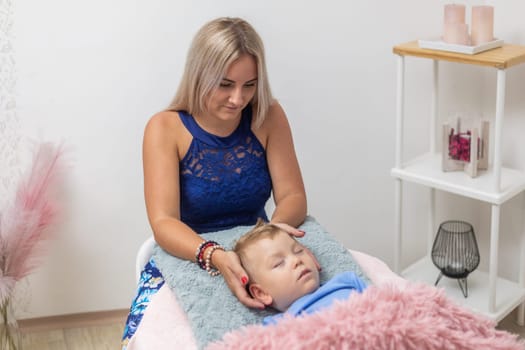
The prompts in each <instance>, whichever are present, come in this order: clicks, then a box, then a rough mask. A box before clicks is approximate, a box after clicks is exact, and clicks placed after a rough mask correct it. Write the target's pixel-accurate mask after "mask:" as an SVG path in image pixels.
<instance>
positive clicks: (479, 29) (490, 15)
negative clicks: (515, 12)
mask: <svg viewBox="0 0 525 350" xmlns="http://www.w3.org/2000/svg"><path fill="white" fill-rule="evenodd" d="M471 36H472V45H480V44H483V43H486V42H489V41H493V40H494V7H492V6H472V33H471Z"/></svg>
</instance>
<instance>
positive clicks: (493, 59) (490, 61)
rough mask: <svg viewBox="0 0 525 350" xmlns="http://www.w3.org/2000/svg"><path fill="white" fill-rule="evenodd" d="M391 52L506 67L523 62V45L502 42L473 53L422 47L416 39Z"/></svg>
mask: <svg viewBox="0 0 525 350" xmlns="http://www.w3.org/2000/svg"><path fill="white" fill-rule="evenodd" d="M393 52H394V53H395V54H397V55H400V56H415V57H422V58H430V59H433V60H441V61H449V62H456V63H465V64H475V65H480V66H487V67H494V68H498V69H506V68H510V67H512V66H515V65H518V64H521V63H524V62H525V46H521V45H511V44H503V46H501V47H498V48H495V49H492V50H488V51H484V52H481V53H478V54H475V55H468V54H462V53H455V52H448V51H440V50H431V49H422V48H420V47H419V44H418V42H417V41H411V42H408V43H404V44H399V45H396V46H394V48H393Z"/></svg>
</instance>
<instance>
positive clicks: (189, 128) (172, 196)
mask: <svg viewBox="0 0 525 350" xmlns="http://www.w3.org/2000/svg"><path fill="white" fill-rule="evenodd" d="M143 163H144V192H145V200H146V208H147V213H148V219H149V222H150V225H151V227H152V229H153V233H154V237H155V240H156V242H157V243H158V244H159V245H160V246H161V247H162V248H163V249H164V250H166V251H167V252H169V253H170V254H172V255H174V256H177V257H179V258H182V259H187V260H192V261H195V262H197V263H198V264H199V265H200V266H201V267H202V268H203V269H206V270H208V272H210V274H212V275H217V274H221V275H222V276H223V278H224V279H225V281H226V282H227V284H228V286H229V288H230V289H231V291H232V293H233V294H234V295H235V296H236V297H237V298H238V299H239V301H240V302H242V303H243V304H244V305H246V306H248V307H252V308H261V309H262V308H264V304H262V303H261V302H260V301H257V300H255V299H253V298H251V297H250V296H249V295H248V294H247V292H246V289H245V285H246V284H247V283H248V277H247V276H248V275H247V273H246V271H244V269H243V268H242V266H241V264H240V261H239V258H238V256H237V255H236V254H235V253H234V252H232V251H225V250H224V249H222V247H220V246H218V244H217V243H216V242H213V241H207V240H206V239H205V236H206V235H205V234H206V232H211V231H217V230H222V229H227V228H231V227H234V226H239V225H254V224H255V223H256V221H257V219H258V218H259V217H262V218H264V219H265V220H268V218H267V217H266V213H265V210H264V206H265V203H266V202H267V200H268V199H269V197H270V194H271V193H272V192H273V198H274V201H275V210H274V212H273V214H272V217H271V222H272V223H275V224H277V225H279V227H282V228H283V229H284V230H286V231H287V232H288V233H290V234H292V235H295V236H302V235H303V234H304V232H302V231H300V230H298V229H296V228H295V227H297V226H299V225H300V224H301V223H302V222H303V221H304V219H305V217H306V194H305V189H304V185H303V180H302V177H301V172H300V169H299V164H298V161H297V157H296V154H295V150H294V146H293V140H292V134H291V131H290V126H289V124H288V121H287V118H286V115H285V113H284V111H283V109H282V108H281V106H280V105H279V104H278V103H277V102H276V101H275V100H274V99H273V98H272V95H271V92H270V87H269V83H268V78H267V73H266V65H265V58H264V48H263V44H262V41H261V39H260V37H259V36H258V34H257V33H256V32H255V30H254V29H253V28H252V26H251V25H250V24H248V23H247V22H246V21H244V20H242V19H238V18H219V19H216V20H213V21H211V22H209V23H207V24H206V25H204V26H203V27H202V28H201V29H200V30H199V32H198V33H197V34H196V36H195V38H194V40H193V42H192V45H191V47H190V50H189V53H188V57H187V61H186V66H185V70H184V74H183V77H182V81H181V83H180V85H179V88H178V91H177V94H176V96H175V98H174V100H173V101H172V103H171V105H170V106H169V108H168V109H167V110H166V111H163V112H160V113H158V114H156V115H154V116H153V117H152V118H151V119H150V120H149V122H148V124H147V126H146V129H145V133H144V143H143ZM146 270H147V271H149V272H150V274H152V275H153V276H158V275H160V273H159V272H158V270H156V268H155V266H154V263H153V262H150V264H148V266H146ZM150 274H148V276H149V275H150ZM157 285H158V284H157ZM137 299H138V298H137ZM132 309H133V308H132ZM128 321H129V319H128Z"/></svg>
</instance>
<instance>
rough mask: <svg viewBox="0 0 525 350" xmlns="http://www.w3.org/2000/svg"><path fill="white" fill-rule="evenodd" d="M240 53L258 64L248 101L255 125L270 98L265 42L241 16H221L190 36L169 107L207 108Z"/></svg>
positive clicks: (193, 111) (196, 111)
mask: <svg viewBox="0 0 525 350" xmlns="http://www.w3.org/2000/svg"><path fill="white" fill-rule="evenodd" d="M243 54H249V55H251V56H252V57H253V58H254V59H255V62H256V64H257V91H256V93H255V96H254V97H253V99H252V101H250V103H251V105H252V106H253V107H254V113H255V116H256V119H255V125H256V126H257V127H258V126H260V125H261V124H262V122H263V121H264V118H265V117H266V114H267V113H268V110H269V108H270V106H271V104H272V102H273V97H272V93H271V91H270V86H269V83H268V76H267V72H266V62H265V58H264V46H263V43H262V40H261V38H260V37H259V35H258V34H257V32H256V31H255V29H254V28H253V27H252V26H251V25H250V24H249V23H248V22H246V21H245V20H243V19H240V18H229V17H221V18H217V19H215V20H213V21H211V22H208V23H207V24H205V25H204V26H203V27H202V28H201V29H200V30H199V31H198V32H197V34H196V35H195V37H194V38H193V42H192V44H191V47H190V50H189V51H188V56H187V58H186V66H185V68H184V73H183V76H182V81H181V82H180V84H179V88H178V90H177V93H176V95H175V97H174V99H173V101H172V102H171V104H170V105H169V107H168V110H175V111H178V110H185V111H187V112H188V113H190V114H192V115H196V114H197V115H198V114H200V113H202V112H204V111H206V108H207V106H206V101H207V98H208V96H209V95H210V93H211V92H212V90H213V89H215V88H216V87H218V86H219V84H220V82H221V80H222V79H223V78H224V76H225V74H226V71H227V70H228V67H229V66H230V65H231V63H232V62H233V61H235V60H236V59H238V58H239V57H240V56H241V55H243Z"/></svg>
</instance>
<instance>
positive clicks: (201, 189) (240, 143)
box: [122, 106, 272, 349]
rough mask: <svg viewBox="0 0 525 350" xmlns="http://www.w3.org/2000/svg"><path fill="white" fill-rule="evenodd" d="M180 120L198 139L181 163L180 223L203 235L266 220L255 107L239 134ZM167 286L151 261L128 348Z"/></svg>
mask: <svg viewBox="0 0 525 350" xmlns="http://www.w3.org/2000/svg"><path fill="white" fill-rule="evenodd" d="M179 115H180V118H181V120H182V122H183V124H184V126H185V127H186V129H188V131H189V132H190V133H191V135H192V136H193V140H192V142H191V145H190V148H189V150H188V152H187V153H186V155H185V156H184V158H183V159H182V160H181V161H180V174H179V179H180V190H181V198H180V211H181V220H182V221H183V222H184V223H186V224H187V225H188V226H190V227H191V228H192V229H194V230H195V231H196V232H197V233H199V234H206V233H207V232H212V231H218V230H225V229H228V228H232V227H235V226H239V225H253V224H255V222H256V221H257V218H259V217H261V218H263V219H265V220H267V216H266V213H265V210H264V206H265V204H266V202H267V201H268V198H269V197H270V193H271V190H272V183H271V178H270V173H269V171H268V165H267V162H266V152H265V150H264V148H263V146H262V145H261V143H260V142H259V140H258V139H257V137H256V136H255V135H254V133H253V132H252V130H251V122H252V108H251V106H248V107H246V108H245V109H244V110H243V112H242V118H241V122H240V124H239V126H238V127H237V129H236V130H235V131H234V132H233V133H232V134H231V135H229V136H226V137H219V136H216V135H212V134H210V133H208V132H206V131H205V130H203V129H202V128H201V127H200V126H199V125H198V124H197V123H196V121H195V119H194V118H193V117H192V116H191V115H189V114H188V113H186V112H183V111H182V112H179ZM163 284H164V278H163V277H162V274H161V273H160V271H159V270H158V268H157V267H156V266H155V262H154V261H153V260H150V261H149V262H148V263H147V264H146V266H145V268H144V270H143V271H142V274H141V278H140V282H139V285H138V289H137V294H136V296H135V298H134V300H133V302H132V305H131V308H130V312H129V315H128V318H127V321H126V325H125V329H124V335H123V339H122V344H123V349H125V348H126V345H127V343H128V341H129V340H130V339H131V337H132V336H133V334H135V331H136V329H137V327H138V326H139V323H140V321H141V320H142V316H143V315H144V311H145V310H146V307H147V306H148V304H149V301H150V300H151V297H152V296H153V295H154V294H155V293H156V292H157V291H158V290H159V289H160V287H161V286H162V285H163Z"/></svg>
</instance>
